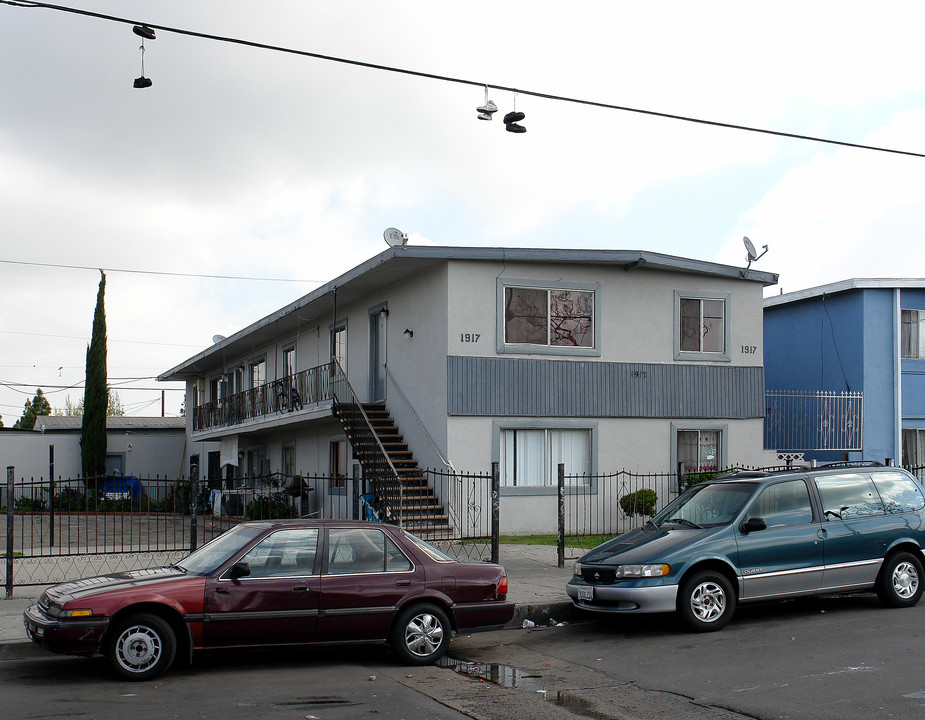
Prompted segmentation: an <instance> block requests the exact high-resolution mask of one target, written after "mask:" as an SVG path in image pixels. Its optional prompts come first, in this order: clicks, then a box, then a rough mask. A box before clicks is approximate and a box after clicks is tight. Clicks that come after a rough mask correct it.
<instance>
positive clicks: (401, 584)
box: [395, 580, 411, 587]
mask: <svg viewBox="0 0 925 720" xmlns="http://www.w3.org/2000/svg"><path fill="white" fill-rule="evenodd" d="M410 584H411V581H410V580H396V581H395V585H396V586H398V587H408V586H409V585H410Z"/></svg>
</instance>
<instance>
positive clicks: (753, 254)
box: [742, 237, 768, 277]
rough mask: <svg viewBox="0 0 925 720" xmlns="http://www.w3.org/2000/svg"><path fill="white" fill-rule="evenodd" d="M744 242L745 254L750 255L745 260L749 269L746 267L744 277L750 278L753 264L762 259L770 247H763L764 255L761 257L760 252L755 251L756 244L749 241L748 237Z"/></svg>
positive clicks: (744, 238)
mask: <svg viewBox="0 0 925 720" xmlns="http://www.w3.org/2000/svg"><path fill="white" fill-rule="evenodd" d="M742 242H743V243H744V244H745V252H747V253H748V257H747V258H745V259H746V260H747V261H748V267H746V268H745V269H744V270H743V271H742V277H748V271H749V269H750V268H751V266H752V263H753V262H755V260H757V259H758V258H760V257H761V256H762V255H764V254H765V253H766V252H767V251H768V246H767V245H763V246H762V253H761V255H759V254H758V251H757V250H755V244H754V243H753V242H752V241H751V240H749V239H748V237H743V238H742Z"/></svg>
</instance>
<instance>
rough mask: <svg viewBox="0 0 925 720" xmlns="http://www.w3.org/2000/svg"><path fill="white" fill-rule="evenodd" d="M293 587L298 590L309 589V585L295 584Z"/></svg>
mask: <svg viewBox="0 0 925 720" xmlns="http://www.w3.org/2000/svg"><path fill="white" fill-rule="evenodd" d="M292 589H293V590H295V591H296V592H305V591H306V590H308V585H293V586H292Z"/></svg>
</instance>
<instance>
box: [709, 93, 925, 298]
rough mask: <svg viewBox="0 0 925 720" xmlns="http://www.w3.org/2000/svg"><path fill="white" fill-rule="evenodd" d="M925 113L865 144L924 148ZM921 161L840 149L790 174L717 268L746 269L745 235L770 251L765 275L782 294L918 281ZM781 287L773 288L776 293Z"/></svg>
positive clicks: (924, 191) (747, 220) (901, 118)
mask: <svg viewBox="0 0 925 720" xmlns="http://www.w3.org/2000/svg"><path fill="white" fill-rule="evenodd" d="M923 123H925V110H916V111H910V112H903V113H898V114H896V115H895V116H894V117H893V118H892V119H891V120H890V122H888V123H887V124H886V125H884V126H883V127H882V128H880V129H878V130H877V131H876V132H874V133H872V134H871V135H870V136H869V137H868V138H866V139H865V140H864V141H863V142H864V143H865V144H875V145H876V144H879V145H887V146H890V145H892V146H897V147H916V145H917V144H919V137H920V135H921V127H922V124H923ZM923 163H925V160H923V159H921V158H914V157H905V156H896V155H886V154H882V153H874V152H870V151H865V150H858V149H850V148H840V149H837V150H825V151H820V152H819V153H817V154H816V155H814V156H813V158H812V159H811V160H809V161H808V162H806V163H804V164H802V165H799V166H797V167H794V168H792V169H790V170H789V171H788V172H786V174H784V175H783V177H781V179H780V181H779V182H778V183H777V184H776V185H775V186H774V187H773V188H771V189H770V190H769V191H768V192H767V193H766V194H765V196H764V197H763V198H762V199H761V201H760V202H759V203H758V204H757V205H756V206H755V207H754V208H752V209H751V210H749V211H748V212H746V213H745V214H744V215H743V216H742V217H741V218H740V219H739V221H738V223H737V228H736V230H735V231H734V232H733V233H732V236H733V237H732V239H730V240H729V242H728V244H727V245H726V246H725V247H724V248H723V250H722V251H721V252H720V253H719V255H718V259H719V260H720V262H727V263H729V264H733V265H736V264H742V260H741V259H740V258H741V257H742V256H744V250H743V248H742V244H741V236H742V235H748V236H749V237H750V238H751V239H752V241H753V242H754V243H755V244H756V246H758V245H764V244H768V245H769V247H770V252H769V253H768V255H767V256H766V257H765V258H762V260H761V262H760V265H759V266H756V267H760V268H761V269H762V270H770V271H773V272H778V273H779V274H780V288H783V290H784V291H785V292H789V291H793V290H798V289H801V288H805V287H811V286H815V285H821V284H825V283H830V282H836V281H838V280H843V279H846V278H856V277H864V278H869V277H910V276H912V277H915V276H920V275H921V273H922V268H923V267H925V242H923V240H925V184H923V183H922V182H921V177H922V172H923V167H925V166H923ZM780 288H773V289H772V290H771V291H772V292H778V291H779V290H780Z"/></svg>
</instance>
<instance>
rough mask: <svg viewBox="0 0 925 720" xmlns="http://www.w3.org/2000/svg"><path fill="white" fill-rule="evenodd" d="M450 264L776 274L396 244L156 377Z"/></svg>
mask: <svg viewBox="0 0 925 720" xmlns="http://www.w3.org/2000/svg"><path fill="white" fill-rule="evenodd" d="M453 260H458V261H508V262H535V263H570V264H579V265H580V264H589V265H612V266H616V267H622V268H623V269H624V270H628V271H633V272H637V271H646V270H661V271H668V272H685V273H694V274H700V275H707V276H713V277H726V278H732V279H736V280H745V281H747V282H757V283H761V284H762V285H774V284H776V283H777V275H776V274H775V273H767V272H760V271H758V270H749V272H748V275H747V277H745V278H743V276H742V273H743V269H742V268H738V267H733V266H731V265H721V264H719V263H712V262H705V261H702V260H692V259H689V258H683V257H676V256H673V255H663V254H662V253H655V252H648V251H645V250H573V249H562V248H491V247H442V246H422V245H399V246H395V247H390V248H388V249H387V250H385V251H384V252H382V253H380V254H379V255H376V256H375V257H373V258H371V259H369V260H367V261H366V262H364V263H362V264H360V265H357V266H356V267H354V268H353V269H351V270H348V271H347V272H346V273H344V274H343V275H341V276H340V277H337V278H335V279H334V280H331V281H330V282H328V283H326V284H324V285H322V286H321V287H318V288H316V289H315V290H313V291H312V292H310V293H308V294H307V295H305V296H303V297H301V298H299V299H298V300H296V301H295V302H293V303H290V304H289V305H287V306H285V307H283V308H281V309H279V310H277V311H276V312H274V313H272V314H270V315H267V316H266V317H265V318H263V319H261V320H258V321H257V322H255V323H253V324H251V325H249V326H248V327H245V328H243V329H242V330H239V331H238V332H236V333H235V334H234V335H231V336H230V337H227V338H224V339H222V340H220V341H219V342H217V343H215V344H214V345H212V346H210V347H208V348H206V349H205V350H203V351H202V352H200V353H197V354H196V355H194V356H193V357H191V358H189V359H188V360H185V361H184V362H182V363H180V364H179V365H177V366H176V367H173V368H171V369H170V370H168V371H166V372H164V373H162V374H161V375H159V376H158V378H157V379H158V380H171V381H177V380H185V379H187V378H196V377H199V376H201V374H202V373H203V372H204V371H206V370H210V369H212V368H213V367H214V366H215V362H214V360H215V358H221V357H222V356H223V355H228V356H236V355H238V354H246V353H247V352H248V351H249V350H250V348H252V347H253V346H254V345H255V344H256V345H263V344H269V343H271V342H273V341H275V339H276V338H278V337H280V336H284V335H286V334H288V333H291V332H295V331H296V330H297V329H298V327H299V325H300V324H304V322H305V318H306V317H308V318H321V317H325V316H330V315H331V314H332V312H333V310H334V304H335V301H336V302H337V303H338V304H342V305H348V304H350V303H352V302H354V301H356V300H359V299H361V298H363V297H365V296H367V295H369V294H370V293H373V292H375V291H376V290H379V289H381V288H383V287H387V286H389V285H392V284H394V283H396V282H398V281H400V280H403V279H405V278H407V277H409V276H412V275H415V274H417V273H419V272H421V271H422V270H425V269H427V268H428V267H431V266H433V265H437V264H441V263H446V262H449V261H453Z"/></svg>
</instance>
